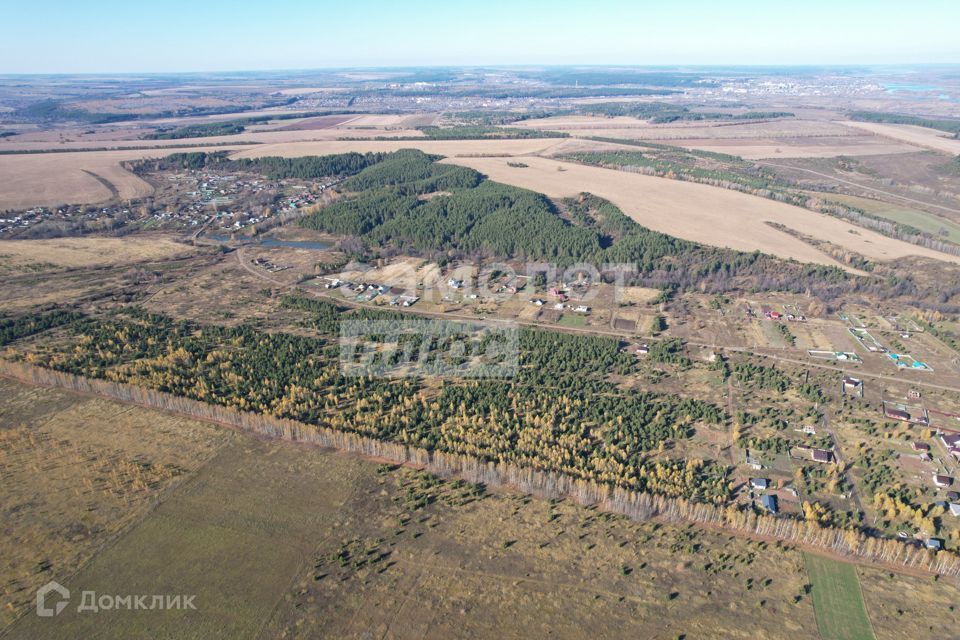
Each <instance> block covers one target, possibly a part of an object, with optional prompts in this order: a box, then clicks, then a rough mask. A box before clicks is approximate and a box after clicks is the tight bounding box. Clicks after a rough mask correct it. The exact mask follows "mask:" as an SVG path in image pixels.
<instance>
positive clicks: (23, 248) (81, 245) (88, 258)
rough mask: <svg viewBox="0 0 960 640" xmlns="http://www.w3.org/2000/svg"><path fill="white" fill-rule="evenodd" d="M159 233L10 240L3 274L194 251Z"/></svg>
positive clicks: (3, 251) (0, 246)
mask: <svg viewBox="0 0 960 640" xmlns="http://www.w3.org/2000/svg"><path fill="white" fill-rule="evenodd" d="M195 251H196V249H195V248H194V247H190V246H187V245H184V244H181V243H179V242H177V241H176V240H175V239H174V238H173V237H172V236H167V235H162V234H146V235H136V236H130V237H127V238H109V237H108V238H103V237H77V238H52V239H48V240H11V241H9V242H3V243H0V259H2V261H3V266H2V267H0V273H2V272H3V271H13V272H24V271H36V270H38V268H39V267H40V266H42V267H49V268H77V267H102V266H106V265H117V264H126V263H133V262H144V261H149V260H163V259H167V258H172V257H174V256H179V255H186V254H189V253H193V252H195Z"/></svg>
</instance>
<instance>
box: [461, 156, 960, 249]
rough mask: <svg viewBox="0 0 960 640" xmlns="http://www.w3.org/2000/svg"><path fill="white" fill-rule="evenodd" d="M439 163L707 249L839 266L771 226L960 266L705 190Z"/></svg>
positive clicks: (603, 173) (784, 209)
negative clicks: (597, 204)
mask: <svg viewBox="0 0 960 640" xmlns="http://www.w3.org/2000/svg"><path fill="white" fill-rule="evenodd" d="M446 162H452V163H456V164H459V165H464V166H469V167H471V168H473V169H476V170H478V171H480V172H482V173H484V174H485V175H488V176H489V177H490V179H492V180H495V181H497V182H503V183H506V184H511V185H515V186H519V187H523V188H526V189H532V190H534V191H538V192H542V193H546V194H547V195H549V196H551V197H569V196H573V195H576V194H577V193H579V192H581V191H587V190H589V191H590V192H591V193H593V194H595V195H598V196H600V197H603V198H606V199H608V200H610V201H612V202H613V203H614V204H616V205H617V206H618V207H620V208H621V209H622V210H623V212H624V213H626V214H627V215H629V216H630V217H631V218H633V219H634V220H635V221H637V222H638V223H640V224H641V225H643V226H645V227H648V228H650V229H654V230H655V231H660V232H662V233H667V234H669V235H672V236H676V237H678V238H684V239H687V240H694V241H696V242H701V243H704V244H709V245H714V246H725V247H730V248H734V249H739V250H741V251H754V250H760V251H764V252H766V253H770V254H773V255H777V256H781V257H784V258H794V259H796V260H801V261H803V262H813V263H817V264H828V265H837V264H838V263H837V262H836V260H834V259H832V258H830V257H828V256H826V255H825V254H823V253H822V252H821V251H818V250H817V249H816V248H814V247H812V246H810V245H808V244H806V243H805V242H803V241H801V240H799V239H797V238H794V237H793V236H791V235H789V234H787V233H784V232H782V231H779V230H777V229H775V228H773V227H771V226H770V225H769V224H768V223H771V222H775V223H779V224H782V225H784V226H786V227H787V228H789V229H792V230H795V231H799V232H801V233H804V234H807V235H810V236H813V237H816V238H818V239H820V240H824V241H829V242H832V243H835V244H837V245H839V246H841V247H843V248H846V249H850V250H852V251H856V252H858V253H861V254H862V255H865V256H867V257H870V258H873V259H877V260H895V259H897V258H901V257H904V256H911V255H918V256H923V257H927V258H933V259H937V260H944V261H949V262H957V263H960V258H957V257H955V256H951V255H948V254H943V253H940V252H937V251H932V250H929V249H925V248H923V247H917V246H914V245H910V244H907V243H905V242H902V241H899V240H894V239H892V238H888V237H885V236H881V235H880V234H878V233H875V232H872V231H868V230H866V229H861V228H859V227H855V226H853V225H851V224H849V223H846V222H843V221H841V220H838V219H835V218H830V217H828V216H825V215H822V214H817V213H814V212H810V211H805V210H803V209H800V208H798V207H792V206H789V205H786V204H782V203H778V202H773V201H768V200H764V199H761V198H756V197H754V196H750V195H746V194H742V193H737V192H733V191H729V190H725V189H717V188H715V187H711V186H707V185H701V184H694V183H688V182H679V181H674V180H665V179H662V178H654V177H649V176H643V175H639V174H632V173H627V172H622V171H615V170H610V169H600V168H596V167H586V166H581V165H577V164H572V163H569V162H560V161H556V160H551V159H546V158H533V157H531V158H527V159H524V162H525V163H526V164H528V165H529V166H528V167H527V168H524V169H517V168H513V167H510V166H509V165H508V164H507V162H508V161H507V160H506V159H503V158H466V157H459V158H453V159H448V160H446ZM666 211H669V212H670V215H669V216H665V215H664V212H666Z"/></svg>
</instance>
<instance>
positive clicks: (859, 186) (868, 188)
mask: <svg viewBox="0 0 960 640" xmlns="http://www.w3.org/2000/svg"><path fill="white" fill-rule="evenodd" d="M756 164H762V165H766V166H768V167H777V168H778V169H788V170H790V171H803V172H804V173H811V174H813V175H815V176H820V177H821V178H827V179H828V180H833V181H834V182H842V183H843V184H849V185H851V186H853V187H858V188H860V189H866V190H867V191H873V192H874V193H880V194H883V195H885V196H889V197H891V198H897V199H899V200H906V201H907V202H911V203H913V204H920V205H924V206H927V207H934V208H936V209H943V210H944V211H949V212H951V213H958V214H960V209H951V208H950V207H945V206H943V205H939V204H933V203H930V202H924V201H923V200H914V199H913V198H908V197H907V196H901V195H898V194H896V193H890V192H889V191H883V190H881V189H876V188H874V187H868V186H866V185H862V184H859V183H857V182H851V181H850V180H844V179H843V178H838V177H836V176H832V175H830V174H829V173H820V172H819V171H814V170H813V169H803V168H800V167H791V166H790V165H786V164H777V163H775V162H766V161H764V160H757V162H756Z"/></svg>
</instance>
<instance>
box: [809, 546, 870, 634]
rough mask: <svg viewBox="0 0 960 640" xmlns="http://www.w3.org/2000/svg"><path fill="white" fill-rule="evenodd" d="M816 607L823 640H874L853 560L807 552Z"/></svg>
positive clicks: (818, 626) (814, 605)
mask: <svg viewBox="0 0 960 640" xmlns="http://www.w3.org/2000/svg"><path fill="white" fill-rule="evenodd" d="M804 558H805V561H806V565H807V574H808V575H809V576H810V583H811V584H812V585H813V608H814V611H815V612H816V614H817V628H818V629H819V630H820V637H821V638H823V640H875V636H874V635H873V629H872V627H871V626H870V620H869V618H867V610H866V607H865V606H864V604H863V594H861V592H860V579H859V578H858V577H857V569H856V567H855V566H854V565H852V564H847V563H845V562H838V561H836V560H832V559H830V558H824V557H823V556H818V555H814V554H810V553H805V554H804Z"/></svg>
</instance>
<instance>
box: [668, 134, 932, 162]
mask: <svg viewBox="0 0 960 640" xmlns="http://www.w3.org/2000/svg"><path fill="white" fill-rule="evenodd" d="M676 144H677V145H679V146H682V147H688V148H690V149H699V150H701V151H712V152H713V153H726V154H729V155H732V156H740V157H741V158H745V159H747V160H760V159H765V158H834V157H836V156H879V155H889V154H900V153H913V152H915V151H916V148H915V147H911V146H910V145H906V144H900V143H896V142H892V141H890V140H887V139H884V138H880V137H877V136H847V137H823V138H814V137H809V138H779V139H768V138H754V139H733V138H728V139H692V140H681V141H678V142H676Z"/></svg>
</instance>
